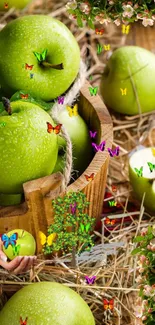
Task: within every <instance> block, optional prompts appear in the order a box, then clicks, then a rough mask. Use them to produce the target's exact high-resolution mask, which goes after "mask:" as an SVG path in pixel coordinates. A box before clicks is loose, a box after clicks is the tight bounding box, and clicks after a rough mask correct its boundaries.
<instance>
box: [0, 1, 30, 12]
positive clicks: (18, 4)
mask: <svg viewBox="0 0 155 325" xmlns="http://www.w3.org/2000/svg"><path fill="white" fill-rule="evenodd" d="M31 1H32V0H5V1H4V0H1V1H0V10H5V11H6V10H9V9H11V8H13V7H14V8H16V9H23V8H25V7H26V6H27V4H28V3H30V2H31Z"/></svg>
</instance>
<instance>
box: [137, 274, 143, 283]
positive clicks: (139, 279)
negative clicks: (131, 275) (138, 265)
mask: <svg viewBox="0 0 155 325" xmlns="http://www.w3.org/2000/svg"><path fill="white" fill-rule="evenodd" d="M136 282H137V283H142V282H143V279H142V277H141V275H138V276H137V278H136Z"/></svg>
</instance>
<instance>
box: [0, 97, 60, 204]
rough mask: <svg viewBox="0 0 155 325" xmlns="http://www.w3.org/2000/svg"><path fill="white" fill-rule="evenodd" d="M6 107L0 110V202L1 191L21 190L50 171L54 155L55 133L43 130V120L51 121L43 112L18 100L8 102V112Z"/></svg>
mask: <svg viewBox="0 0 155 325" xmlns="http://www.w3.org/2000/svg"><path fill="white" fill-rule="evenodd" d="M6 110H7V108H6ZM6 110H5V111H3V112H1V113H0V152H1V154H0V193H1V195H2V196H1V195H0V205H3V198H4V196H5V194H20V193H22V192H23V183H25V182H27V181H29V180H33V179H37V178H40V177H44V176H47V175H50V174H51V173H52V171H53V169H54V166H55V163H56V160H57V155H58V136H57V135H56V134H55V133H53V132H52V133H48V132H47V122H49V123H50V124H52V125H53V126H54V125H55V124H54V122H53V120H52V118H51V117H50V116H49V114H48V113H47V112H45V111H44V110H43V109H41V108H40V107H39V106H37V105H35V104H33V103H29V102H27V103H26V102H24V101H20V100H19V101H14V102H11V115H8V112H9V109H8V111H6ZM4 204H6V203H4Z"/></svg>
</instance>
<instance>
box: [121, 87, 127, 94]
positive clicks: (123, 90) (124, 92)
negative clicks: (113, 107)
mask: <svg viewBox="0 0 155 325" xmlns="http://www.w3.org/2000/svg"><path fill="white" fill-rule="evenodd" d="M120 90H121V92H122V96H123V95H126V92H127V89H126V88H124V89H122V88H120Z"/></svg>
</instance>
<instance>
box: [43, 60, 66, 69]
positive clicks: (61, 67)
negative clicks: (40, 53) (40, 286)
mask: <svg viewBox="0 0 155 325" xmlns="http://www.w3.org/2000/svg"><path fill="white" fill-rule="evenodd" d="M41 65H43V66H44V67H48V68H52V69H56V70H63V69H64V66H63V63H60V64H52V63H49V62H47V61H42V62H41Z"/></svg>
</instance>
